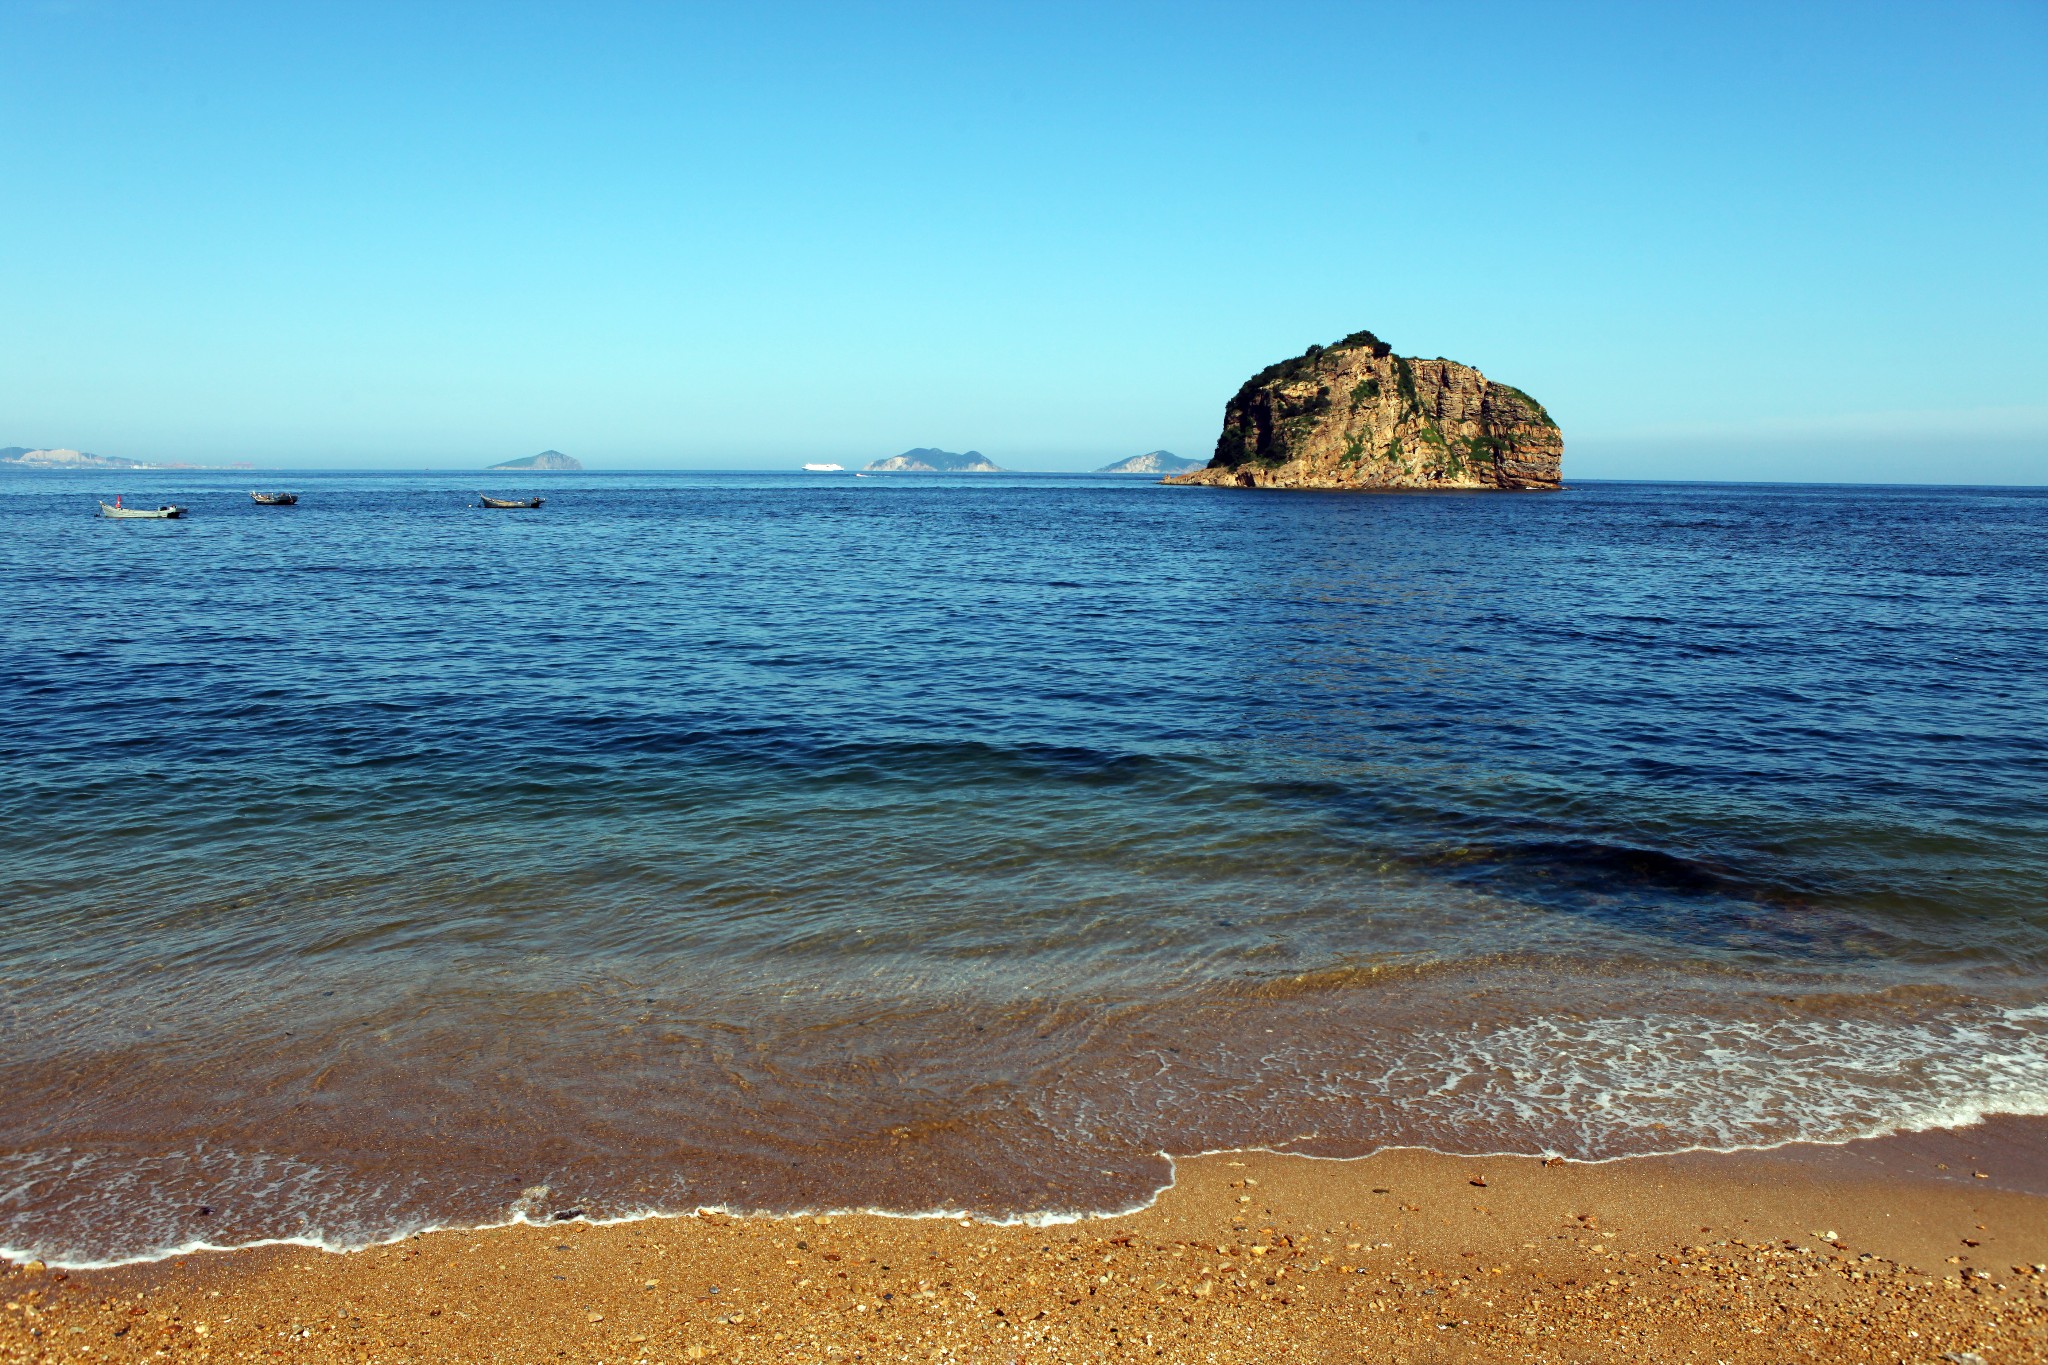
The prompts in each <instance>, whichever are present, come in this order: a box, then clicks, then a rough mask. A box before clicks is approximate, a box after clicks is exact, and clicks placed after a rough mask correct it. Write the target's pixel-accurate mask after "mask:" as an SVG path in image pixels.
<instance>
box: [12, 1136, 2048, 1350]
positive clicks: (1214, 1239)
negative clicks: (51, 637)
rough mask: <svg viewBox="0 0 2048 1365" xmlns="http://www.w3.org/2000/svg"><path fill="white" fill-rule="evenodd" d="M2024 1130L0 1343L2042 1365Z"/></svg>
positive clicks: (1258, 1189) (749, 1221)
mask: <svg viewBox="0 0 2048 1365" xmlns="http://www.w3.org/2000/svg"><path fill="white" fill-rule="evenodd" d="M2044 1133H2048V1126H2044V1125H2043V1124H2041V1123H2039V1122H2038V1121H2028V1122H2022V1121H2016V1120H2003V1121H1996V1122H1993V1123H1990V1124H1985V1125H1979V1126H1978V1127H1976V1128H1972V1129H1966V1130H1962V1131H1961V1132H1959V1133H1951V1134H1936V1135H1928V1136H1921V1137H1912V1138H1895V1139H1886V1140H1884V1141H1880V1142H1874V1143H1858V1144H1852V1145H1850V1146H1848V1147H1844V1148H1808V1149H1787V1150H1785V1151H1783V1152H1780V1153H1772V1154H1750V1155H1741V1156H1712V1155H1691V1156H1682V1157H1662V1158H1648V1159H1640V1160H1630V1161H1621V1162H1613V1163H1607V1164H1602V1165H1579V1164H1557V1165H1550V1164H1545V1163H1544V1162H1542V1161H1539V1160H1534V1159H1529V1158H1491V1159H1485V1160H1472V1159H1466V1158H1454V1157H1445V1156H1440V1155H1436V1154H1433V1153H1426V1152H1415V1151H1401V1152H1389V1153H1382V1154H1380V1155H1378V1156H1374V1157H1371V1158H1368V1159H1364V1160H1357V1161H1323V1160H1314V1159H1309V1158H1303V1157H1295V1156H1276V1155H1271V1154H1264V1153H1235V1154H1221V1155H1212V1156H1206V1157H1200V1158H1191V1159H1183V1160H1181V1161H1180V1162H1179V1163H1178V1164H1177V1171H1176V1176H1177V1179H1176V1183H1175V1185H1174V1187H1173V1188H1172V1189H1170V1190H1168V1191H1166V1192H1165V1193H1164V1194H1163V1195H1162V1196H1161V1197H1160V1199H1159V1200H1158V1202H1157V1203H1156V1204H1155V1205H1154V1206H1152V1207H1151V1208H1149V1209H1146V1210H1144V1211H1143V1212H1139V1213H1134V1214H1130V1215H1127V1216H1123V1217H1118V1218H1106V1219H1097V1220H1091V1221H1087V1222H1082V1223H1073V1224H1063V1225H1053V1226H1048V1227H995V1226H989V1225H986V1224H963V1223H960V1222H957V1221H938V1220H909V1219H889V1218H880V1217H873V1216H866V1215H851V1216H834V1217H822V1218H819V1217H807V1218H732V1217H727V1216H723V1215H716V1214H705V1215H698V1216H691V1217H678V1218H665V1219H651V1220H645V1221H640V1222H634V1223H623V1224H617V1225H613V1226H609V1227H597V1226H590V1225H586V1224H582V1223H578V1222H564V1223H558V1224H554V1225H551V1226H546V1227H527V1226H518V1227H511V1228H502V1229H496V1230H491V1231H485V1232H475V1231H469V1232H453V1231H451V1232H440V1233H431V1234H424V1235H420V1236H416V1237H413V1238H410V1239H408V1240H406V1241H404V1242H401V1243H397V1244H393V1245H390V1246H385V1247H378V1248H374V1249H371V1250H367V1251H361V1252H355V1253H350V1254H346V1255H332V1254H327V1253H323V1252H318V1251H309V1250H305V1249H301V1248H291V1247H275V1248H264V1249H257V1250H252V1251H243V1252H235V1253H225V1254H203V1255H194V1256H187V1257H181V1258H178V1259H175V1260H172V1261H167V1262H160V1263H156V1264H152V1265H146V1266H134V1267H128V1268H123V1269H118V1270H107V1271H79V1272H71V1273H63V1272H53V1271H49V1270H46V1269H38V1268H35V1267H19V1266H17V1267H10V1268H8V1269H7V1270H6V1272H5V1274H4V1276H0V1299H4V1300H5V1312H4V1315H0V1358H4V1359H17V1360H23V1359H25V1360H80V1361H104V1360H136V1359H143V1358H159V1359H161V1358H168V1359H213V1360H274V1359H285V1360H291V1359H299V1360H336V1361H341V1360H347V1361H374V1362H386V1363H387V1365H398V1363H400V1362H427V1361H471V1360H475V1361H517V1362H527V1361H531V1362H542V1363H544V1365H545V1363H550V1362H559V1361H576V1362H605V1363H606V1365H619V1363H620V1362H627V1363H630V1362H639V1361H646V1362H668V1361H690V1360H718V1361H828V1360H829V1361H850V1360H863V1361H883V1360H890V1361H894V1360H911V1361H935V1360H944V1361H1017V1360H1029V1361H1062V1362H1066V1361H1092V1360H1125V1359H1129V1360H1161V1361H1247V1360H1258V1361H1266V1360H1273V1361H1280V1360H1313V1361H1322V1360H1328V1361H1336V1360H1345V1361H1355V1360H1373V1361H1379V1360H1385V1361H1394V1362H1401V1361H1407V1362H1450V1361H1459V1362H1470V1361H1496V1360H1498V1361H1557V1362H1590V1361H1616V1362H1619V1361H1645V1360H1655V1361H1688V1360H1691V1361H1701V1362H1716V1361H1726V1362H1736V1361H1772V1362H1783V1361H1788V1360H1798V1359H1804V1358H1809V1357H1810V1358H1814V1359H1824V1360H1831V1361H1834V1360H1845V1361H1857V1360H1872V1361H1886V1362H1893V1361H1904V1362H1923V1361H1924V1362H1936V1361H1942V1360H1944V1359H1948V1360H1956V1359H1959V1358H1960V1359H1962V1360H1964V1361H1967V1360H1968V1356H1967V1355H1965V1354H1964V1353H1972V1354H1974V1355H1976V1356H1978V1357H1981V1358H1982V1359H1983V1360H1984V1361H1986V1362H1990V1363H1991V1365H2004V1363H2005V1362H2023V1361H2042V1360H2048V1269H2044V1268H2043V1267H2044V1265H2048V1183H2044V1177H2048V1161H2043V1160H2042V1159H2041V1158H2042V1155H2043V1154H2044V1153H2048V1139H2044Z"/></svg>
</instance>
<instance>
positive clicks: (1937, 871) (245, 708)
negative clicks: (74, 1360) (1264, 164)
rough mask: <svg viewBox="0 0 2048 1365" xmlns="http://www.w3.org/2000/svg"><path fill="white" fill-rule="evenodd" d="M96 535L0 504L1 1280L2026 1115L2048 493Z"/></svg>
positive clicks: (1563, 499) (244, 516)
mask: <svg viewBox="0 0 2048 1365" xmlns="http://www.w3.org/2000/svg"><path fill="white" fill-rule="evenodd" d="M90 477H92V476H75V475H49V474H45V475H35V476H13V477H9V478H7V479H6V480H5V481H4V482H0V566H4V571H5V573H6V576H7V578H8V581H10V582H11V583H15V584H18V585H21V588H20V590H19V591H17V592H16V593H14V594H13V595H12V597H13V602H14V604H15V607H16V609H15V610H14V612H13V613H12V614H11V616H10V618H9V620H8V623H7V625H6V626H5V628H4V629H5V632H6V636H5V638H6V643H7V656H8V667H7V669H6V671H5V673H4V675H0V689H4V692H0V704H4V705H5V707H6V714H8V715H9V716H10V718H11V719H10V722H9V724H8V725H7V726H6V727H5V729H4V730H0V777H4V779H5V781H4V783H0V819H4V820H5V822H6V827H7V828H8V829H10V830H12V831H15V832H16V833H17V835H18V836H20V837H18V838H17V840H15V841H14V842H13V843H12V844H11V846H10V847H11V852H10V853H9V855H8V858H7V862H6V869H7V886H8V891H9V894H8V896H7V899H6V904H5V907H4V909H0V916H4V927H5V932H6V941H7V943H8V945H9V948H8V952H7V954H6V956H5V958H4V961H0V972H4V975H0V1023H4V1026H5V1028H6V1030H7V1036H8V1039H9V1047H8V1049H7V1051H6V1054H5V1056H4V1058H0V1090H4V1092H5V1093H7V1094H8V1095H9V1096H10V1102H9V1104H8V1105H7V1106H5V1108H4V1109H0V1246H12V1247H15V1248H35V1249H38V1250H41V1251H44V1252H46V1253H52V1254H56V1255H59V1256H61V1257H66V1258H70V1259H92V1258H96V1257H105V1256H113V1255H125V1254H139V1253H143V1252H147V1251H149V1250H151V1249H155V1248H162V1247H167V1246H172V1245H176V1244H179V1243H181V1242H186V1241H188V1240H193V1239H204V1240H207V1241H210V1242H215V1243H229V1242H235V1241H243V1240H249V1239H252V1238H256V1237H260V1236H274V1235H292V1234H306V1235H318V1236H320V1237H323V1238H325V1239H327V1240H329V1241H332V1242H342V1243H345V1242H351V1241H360V1240H363V1239H365V1238H368V1237H372V1236H376V1235H380V1234H386V1233H389V1232H392V1231H396V1230H399V1229H403V1228H406V1227H411V1226H417V1225H421V1224H424V1223H431V1222H439V1221H460V1220H469V1221H475V1220H484V1219H490V1218H495V1217H502V1216H504V1214H505V1212H506V1210H507V1209H508V1208H510V1207H511V1203H512V1201H513V1200H514V1199H515V1198H516V1197H517V1196H518V1193H519V1191H520V1190H522V1189H524V1188H526V1187H528V1186H531V1185H535V1184H540V1183H545V1184H547V1185H548V1186H549V1187H550V1189H551V1191H553V1195H552V1197H553V1198H555V1199H556V1200H558V1201H563V1200H566V1201H570V1203H571V1204H573V1206H574V1207H579V1208H585V1209H587V1210H590V1211H592V1212H619V1211H624V1210H629V1209H635V1208H677V1207H691V1206H694V1205H696V1204H698V1203H730V1204H735V1205H743V1206H748V1207H770V1208H773V1207H797V1206H807V1205H818V1204H833V1205H850V1204H881V1205H887V1206H891V1207H898V1208H923V1207H933V1206H938V1205H944V1206H952V1207H971V1208H975V1209H978V1210H982V1211H985V1212H992V1213H1021V1212H1028V1211H1032V1210H1065V1209H1087V1208H1103V1207H1114V1206H1119V1205H1123V1204H1127V1203H1129V1202H1131V1201H1133V1200H1135V1199H1138V1198H1142V1197H1143V1196H1144V1194H1145V1193H1146V1192H1148V1191H1149V1190H1150V1189H1151V1188H1153V1187H1154V1186H1155V1185H1156V1184H1157V1183H1158V1182H1159V1180H1160V1178H1161V1173H1162V1170H1163V1163H1162V1162H1161V1160H1160V1158H1159V1156H1158V1155H1157V1153H1158V1152H1160V1151H1161V1150H1192V1149H1198V1148H1205V1147H1214V1146H1219V1145H1227V1144H1231V1143H1250V1142H1264V1143H1273V1144H1277V1143H1284V1142H1292V1143H1294V1144H1295V1145H1297V1146H1299V1147H1302V1148H1304V1149H1307V1150H1317V1151H1329V1152H1339V1151H1358V1150H1366V1149H1369V1148H1370V1147H1372V1146H1374V1145H1377V1144H1380V1143H1384V1142H1390V1141H1416V1142H1426V1143H1431V1144H1434V1145H1438V1146H1444V1147H1452V1148H1457V1149H1461V1150H1502V1149H1512V1150H1559V1151H1566V1152H1571V1153H1574V1154H1578V1155H1588V1156H1593V1155H1611V1154H1615V1153H1620V1152H1626V1151H1642V1150H1653V1149H1666V1148H1672V1147H1680V1146H1686V1145H1690V1144H1700V1143H1703V1144H1709V1145H1741V1144H1747V1143H1759V1142H1772V1141H1782V1140H1784V1139H1786V1138H1789V1137H1794V1136H1802V1135H1804V1136H1821V1137H1829V1136H1843V1135H1846V1134H1848V1133H1852V1132H1860V1131H1869V1130H1873V1129H1880V1128H1883V1127H1886V1126H1889V1125H1892V1124H1896V1123H1923V1124H1924V1123H1935V1122H1943V1121H1957V1120H1960V1119H1965V1118H1968V1117H1970V1116H1971V1115H1973V1114H1974V1113H1975V1112H1978V1111H1981V1110H1996V1109H2003V1110H2018V1111H2028V1110H2034V1109H2039V1108H2042V1107H2044V1105H2048V1061H2044V1060H2043V1058H2044V1056H2048V1049H2044V1048H2043V1046H2042V1043H2043V1041H2044V1039H2043V1034H2044V1033H2048V1018H2044V1017H2043V1016H2042V1014H2041V1012H2040V1010H2039V1009H2038V1007H2039V1006H2040V1005H2041V1004H2042V1002H2043V1001H2044V1000H2048V991H2044V990H2043V989H2042V982H2043V967H2044V962H2043V949H2044V945H2048V934H2044V929H2048V921H2044V916H2043V909H2042V907H2043V906H2044V904H2048V896H2044V892H2048V841H2044V838H2043V834H2044V830H2048V809H2044V806H2048V802H2044V792H2048V781H2044V777H2048V744H2044V742H2043V741H2042V739H2041V738H2040V737H2039V735H2038V719H2039V717H2040V716H2041V715H2042V714H2048V683H2044V681H2043V678H2044V676H2048V674H2044V669H2043V664H2044V663H2048V609H2044V608H2043V606H2042V605H2041V604H2042V602H2043V601H2044V600H2048V598H2044V593H2043V589H2044V588H2048V497H2042V496H2039V495H2034V494H2028V493H2020V492H2012V491H1968V490H1939V491H1929V490H1883V489H1878V490H1872V489H1764V488H1729V487H1672V486H1625V485H1596V486H1593V487H1590V488H1586V489H1579V490H1574V491H1571V492H1567V493H1563V494H1556V495H1541V496H1536V495H1532V496H1527V497H1519V496H1518V497H1507V496H1498V495H1493V496H1489V495H1478V496H1473V495H1447V496H1384V497H1376V496H1347V495H1284V494H1237V493H1231V492H1222V493H1219V492H1213V491H1208V490H1192V489H1165V488H1159V487H1156V486H1152V485H1149V484H1145V483H1142V482H1139V481H1127V480H1115V479H1054V478H1015V479H1012V478H967V479H947V478H932V477H926V478H918V477H915V476H907V477H903V478H896V479H864V480H861V481H859V482H858V483H855V482H854V481H852V480H850V479H831V478H804V477H797V476H774V475H764V476H754V477H739V476H635V477H625V476H602V475H576V476H561V477H560V478H557V479H551V480H550V481H549V489H550V491H549V494H548V501H547V505H546V507H545V509H544V510H543V511H542V512H540V513H537V514H533V515H526V514H519V515H516V516H515V515H511V514H506V515H502V516H500V515H489V514H484V513H481V512H477V511H474V510H472V509H470V508H468V507H467V506H466V505H465V504H466V503H467V502H468V501H470V500H471V499H470V498H469V497H468V496H467V495H468V493H469V491H470V490H468V489H467V488H466V486H463V485H459V484H449V483H447V482H445V481H436V480H434V479H431V478H425V477H393V476H350V477H344V476H318V477H309V478H307V479H305V480H304V486H303V489H302V492H303V493H304V497H303V498H302V501H301V503H300V505H299V506H298V507H297V508H292V509H261V508H255V507H253V506H251V505H250V504H249V503H248V501H247V498H246V496H245V494H244V493H243V492H242V491H241V490H239V489H230V488H227V487H225V486H211V485H209V484H208V483H207V482H206V478H207V476H204V475H177V476H170V475H154V476H140V475H138V476H124V477H129V478H131V481H132V479H134V478H150V479H154V480H157V481H160V482H161V483H163V485H164V487H165V490H166V495H169V493H170V492H171V491H172V490H173V487H174V488H175V494H176V499H177V500H178V501H180V502H181V503H189V504H190V505H191V506H192V507H193V509H194V510H193V516H192V518H191V520H189V521H187V522H183V523H170V522H167V523H160V524H159V523H133V524H129V523H106V522H98V521H94V520H93V519H91V518H90V517H89V516H88V515H86V513H88V512H89V511H90V507H91V494H92V493H93V492H94V491H95V490H94V489H92V488H90V487H88V486H86V485H85V484H83V483H81V482H80V480H81V479H85V478H90ZM152 495H153V494H152ZM81 509H83V510H81ZM564 1206H565V1207H566V1206H567V1205H564ZM202 1207H204V1208H208V1209H210V1210H212V1212H210V1213H208V1214H205V1215H203V1216H202V1215H201V1214H199V1213H198V1210H199V1209H200V1208H202Z"/></svg>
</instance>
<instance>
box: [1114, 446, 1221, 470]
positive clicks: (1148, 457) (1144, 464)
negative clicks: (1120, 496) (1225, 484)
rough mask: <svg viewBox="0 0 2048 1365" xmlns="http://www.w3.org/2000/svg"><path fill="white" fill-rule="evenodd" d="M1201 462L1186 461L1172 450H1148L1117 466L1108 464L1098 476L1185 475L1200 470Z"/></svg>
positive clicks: (1119, 462) (1120, 462)
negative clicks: (1192, 470)
mask: <svg viewBox="0 0 2048 1365" xmlns="http://www.w3.org/2000/svg"><path fill="white" fill-rule="evenodd" d="M1201 467H1202V462H1201V461H1200V460H1184V459H1182V458H1181V457H1180V456H1178V455H1176V454H1174V453H1173V452H1172V451H1170V450H1148V451H1146V452H1145V453H1144V454H1143V455H1133V456H1131V457H1130V458H1129V459H1127V460H1118V461H1117V462H1116V463H1115V464H1106V465H1104V466H1103V467H1102V468H1100V469H1098V470H1096V471H1095V472H1096V473H1098V474H1184V473H1186V472H1187V471H1188V470H1190V469H1200V468H1201Z"/></svg>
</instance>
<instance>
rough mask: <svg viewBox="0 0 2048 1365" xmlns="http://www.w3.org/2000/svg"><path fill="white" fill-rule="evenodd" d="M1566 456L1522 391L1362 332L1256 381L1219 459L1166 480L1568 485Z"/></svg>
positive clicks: (1229, 416) (1234, 411) (1240, 400)
mask: <svg viewBox="0 0 2048 1365" xmlns="http://www.w3.org/2000/svg"><path fill="white" fill-rule="evenodd" d="M1563 462H1564V435H1563V433H1561V432H1560V431H1559V430H1558V429H1557V423H1555V422H1553V421H1551V420H1550V414H1549V413H1547V412H1545V411H1544V410H1543V405H1542V404H1541V403H1539V402H1537V401H1536V400H1535V399H1533V398H1531V397H1530V396H1529V395H1528V394H1526V393H1523V392H1522V391H1521V390H1520V389H1518V388H1515V387H1513V386H1512V385H1508V384H1498V383H1495V382H1494V381H1492V380H1490V379H1488V378H1487V377H1486V376H1485V375H1483V374H1481V373H1480V372H1479V371H1477V370H1475V369H1473V368H1472V367H1471V366H1470V365H1460V364H1458V363H1457V362H1456V361H1454V360H1445V359H1443V358H1442V357H1441V356H1439V357H1438V358H1437V359H1435V360H1422V359H1416V358H1411V357H1406V356H1397V355H1395V354H1394V352H1393V347H1391V346H1389V345H1387V344H1386V343H1385V342H1383V341H1381V340H1380V339H1379V338H1378V337H1376V336H1374V335H1373V334H1372V333H1371V332H1353V333H1352V334H1351V335H1350V336H1348V337H1345V338H1344V339H1343V340H1342V341H1339V342H1337V343H1336V344H1335V345H1331V346H1311V347H1309V348H1308V351H1307V352H1306V353H1305V354H1303V355H1299V356H1296V357H1294V358H1293V359H1292V360H1283V361H1281V362H1280V363H1279V364H1277V365H1270V366H1268V367H1267V368H1265V369H1263V370H1261V371H1259V373H1257V374H1255V375H1253V376H1252V377H1251V378H1250V379H1248V380H1246V381H1245V384H1244V387H1243V388H1241V389H1239V390H1238V391H1237V396H1236V397H1235V398H1232V399H1231V400H1230V402H1229V404H1228V405H1227V406H1226V407H1225V408H1224V410H1223V434H1222V435H1221V436H1220V437H1218V438H1217V441H1216V455H1215V458H1213V459H1211V460H1210V461H1209V463H1208V465H1207V466H1206V467H1204V468H1202V469H1198V470H1195V471H1194V472H1192V473H1187V474H1177V475H1174V476H1173V477H1171V478H1169V479H1167V480H1166V482H1168V483H1177V484H1214V485H1218V486H1224V487H1237V488H1502V489H1507V488H1560V487H1562V486H1563V484H1562V482H1561V480H1562V477H1563Z"/></svg>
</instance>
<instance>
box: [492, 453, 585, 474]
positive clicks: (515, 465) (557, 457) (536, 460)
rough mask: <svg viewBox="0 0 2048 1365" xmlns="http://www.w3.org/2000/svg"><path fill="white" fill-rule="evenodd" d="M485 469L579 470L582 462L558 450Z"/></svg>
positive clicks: (508, 461)
mask: <svg viewBox="0 0 2048 1365" xmlns="http://www.w3.org/2000/svg"><path fill="white" fill-rule="evenodd" d="M485 468H486V469H561V470H566V469H581V468H583V461H581V460H579V459H577V458H576V457H575V456H573V455H564V454H563V453H562V452H561V451H559V450H543V451H542V452H541V453H540V454H538V455H529V456H527V457H526V458H525V459H523V460H507V461H505V463H503V464H494V465H486V466H485Z"/></svg>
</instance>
